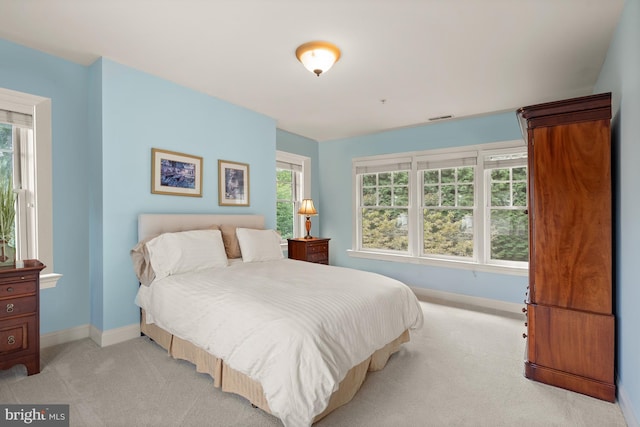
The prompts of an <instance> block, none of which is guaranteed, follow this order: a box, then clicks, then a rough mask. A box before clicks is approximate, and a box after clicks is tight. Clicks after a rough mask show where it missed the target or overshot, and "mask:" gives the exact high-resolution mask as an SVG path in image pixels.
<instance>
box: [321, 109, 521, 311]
mask: <svg viewBox="0 0 640 427" xmlns="http://www.w3.org/2000/svg"><path fill="white" fill-rule="evenodd" d="M516 139H522V134H521V132H520V127H519V125H518V121H517V118H516V115H515V112H509V113H501V114H493V115H487V116H481V117H473V118H467V119H460V120H452V121H447V122H440V123H433V124H429V125H424V126H416V127H410V128H403V129H397V130H392V131H388V132H381V133H377V134H373V135H367V136H360V137H355V138H347V139H340V140H335V141H328V142H321V143H319V144H318V145H319V156H320V167H321V173H320V199H321V200H322V203H321V204H320V209H322V215H321V216H319V218H320V226H321V227H322V233H323V235H325V236H327V237H331V262H332V264H337V265H342V266H346V267H353V268H359V269H363V270H369V271H375V272H378V273H382V274H386V275H388V276H391V277H394V278H397V279H399V280H402V281H404V282H405V283H407V284H408V285H410V286H415V287H423V288H429V289H435V290H439V291H445V292H452V293H458V294H465V295H471V296H477V297H483V298H492V299H496V300H502V301H507V302H522V301H523V300H524V293H525V288H526V286H527V278H526V277H522V276H511V275H503V274H493V273H485V272H475V271H470V270H461V269H451V268H440V267H433V266H426V265H417V264H407V263H396V262H385V261H378V260H367V259H361V258H351V257H349V255H348V254H347V252H346V251H347V250H348V249H351V236H352V231H353V227H352V212H353V195H352V192H351V182H352V177H351V161H352V159H353V158H356V157H363V156H373V155H380V154H390V153H402V152H411V151H424V150H429V149H437V148H448V147H458V146H465V145H475V144H483V143H490V142H498V141H510V140H516ZM523 146H524V141H523Z"/></svg>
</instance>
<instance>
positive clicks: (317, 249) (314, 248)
mask: <svg viewBox="0 0 640 427" xmlns="http://www.w3.org/2000/svg"><path fill="white" fill-rule="evenodd" d="M328 249H329V245H328V244H327V242H320V243H315V244H314V243H311V244H309V245H308V246H307V253H308V254H317V253H322V254H326V253H327V251H328Z"/></svg>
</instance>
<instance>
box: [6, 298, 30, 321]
mask: <svg viewBox="0 0 640 427" xmlns="http://www.w3.org/2000/svg"><path fill="white" fill-rule="evenodd" d="M37 307H38V300H37V299H36V296H35V295H33V296H29V297H21V298H9V299H3V300H0V319H3V318H7V317H13V316H19V315H22V314H28V313H35V312H36V308H37Z"/></svg>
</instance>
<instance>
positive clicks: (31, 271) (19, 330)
mask: <svg viewBox="0 0 640 427" xmlns="http://www.w3.org/2000/svg"><path fill="white" fill-rule="evenodd" d="M43 268H45V266H44V264H42V263H41V262H40V261H37V260H25V261H24V267H20V268H16V267H15V266H7V267H0V369H8V368H10V367H12V366H13V365H19V364H22V365H25V366H26V367H27V375H33V374H37V373H39V372H40V315H39V313H40V311H39V296H40V270H42V269H43Z"/></svg>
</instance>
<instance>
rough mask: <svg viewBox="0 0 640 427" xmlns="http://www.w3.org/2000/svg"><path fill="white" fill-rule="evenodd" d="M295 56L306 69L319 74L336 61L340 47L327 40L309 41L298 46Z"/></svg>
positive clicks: (338, 57)
mask: <svg viewBox="0 0 640 427" xmlns="http://www.w3.org/2000/svg"><path fill="white" fill-rule="evenodd" d="M296 57H297V58H298V60H299V61H300V62H302V65H304V66H305V68H306V69H307V70H309V71H311V72H312V73H314V74H315V75H316V76H320V74H322V73H326V72H327V71H328V70H329V68H331V67H332V66H333V64H335V63H336V62H338V59H340V49H338V47H337V46H336V45H334V44H332V43H329V42H320V41H316V42H309V43H305V44H303V45H300V46H298V48H297V49H296Z"/></svg>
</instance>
